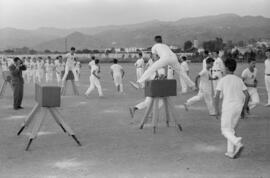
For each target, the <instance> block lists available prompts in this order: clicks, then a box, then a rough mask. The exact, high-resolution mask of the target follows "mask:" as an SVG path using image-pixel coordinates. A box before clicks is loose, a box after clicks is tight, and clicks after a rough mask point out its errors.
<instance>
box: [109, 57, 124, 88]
mask: <svg viewBox="0 0 270 178" xmlns="http://www.w3.org/2000/svg"><path fill="white" fill-rule="evenodd" d="M113 63H114V64H113V65H111V67H110V68H111V75H112V78H113V81H114V84H115V86H116V90H117V91H118V92H121V93H122V92H123V91H124V90H123V78H124V75H125V71H124V70H123V67H122V66H121V65H119V64H118V60H117V59H113Z"/></svg>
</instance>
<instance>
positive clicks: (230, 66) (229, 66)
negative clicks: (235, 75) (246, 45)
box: [224, 58, 237, 72]
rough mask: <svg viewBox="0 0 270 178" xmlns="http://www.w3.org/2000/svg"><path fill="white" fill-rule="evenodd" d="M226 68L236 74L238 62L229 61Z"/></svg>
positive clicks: (226, 62)
mask: <svg viewBox="0 0 270 178" xmlns="http://www.w3.org/2000/svg"><path fill="white" fill-rule="evenodd" d="M224 63H225V66H226V68H227V69H228V70H229V71H230V72H234V71H235V69H236V67H237V63H236V60H234V59H231V58H229V59H227V60H226V61H225V62H224Z"/></svg>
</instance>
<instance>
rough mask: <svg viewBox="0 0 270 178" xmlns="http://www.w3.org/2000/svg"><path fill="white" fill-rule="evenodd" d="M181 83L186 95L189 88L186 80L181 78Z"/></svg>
mask: <svg viewBox="0 0 270 178" xmlns="http://www.w3.org/2000/svg"><path fill="white" fill-rule="evenodd" d="M187 77H188V76H187ZM180 83H181V88H182V93H186V92H187V89H188V86H187V83H186V81H185V79H184V78H183V77H182V76H180Z"/></svg>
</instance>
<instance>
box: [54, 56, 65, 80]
mask: <svg viewBox="0 0 270 178" xmlns="http://www.w3.org/2000/svg"><path fill="white" fill-rule="evenodd" d="M63 70H64V67H63V65H62V64H61V63H60V62H59V61H58V62H56V61H55V74H56V80H57V83H58V84H59V83H60V82H61V72H62V71H63Z"/></svg>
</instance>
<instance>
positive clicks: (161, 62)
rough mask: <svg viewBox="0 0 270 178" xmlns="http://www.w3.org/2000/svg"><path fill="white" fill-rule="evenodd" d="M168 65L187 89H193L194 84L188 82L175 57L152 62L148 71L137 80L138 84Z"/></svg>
mask: <svg viewBox="0 0 270 178" xmlns="http://www.w3.org/2000/svg"><path fill="white" fill-rule="evenodd" d="M167 65H170V66H171V67H172V68H173V69H174V71H176V72H177V73H178V75H179V78H181V77H182V78H183V79H184V80H185V81H186V82H187V85H188V86H189V87H194V86H195V83H194V82H193V81H192V80H190V78H189V77H188V76H187V75H186V74H185V73H184V72H182V70H181V66H180V63H179V62H178V60H177V57H176V56H165V57H161V58H160V59H159V60H157V61H156V62H154V63H153V64H152V65H151V66H150V67H148V69H147V70H146V71H145V72H144V73H143V75H142V76H141V78H140V79H139V80H137V82H138V83H141V84H142V83H144V82H145V81H146V80H147V79H149V78H150V77H151V76H152V75H153V74H154V73H155V72H156V71H157V70H158V69H160V68H162V67H165V66H167Z"/></svg>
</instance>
